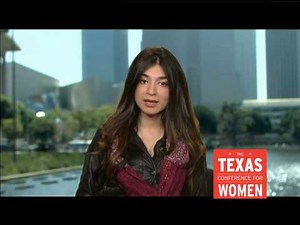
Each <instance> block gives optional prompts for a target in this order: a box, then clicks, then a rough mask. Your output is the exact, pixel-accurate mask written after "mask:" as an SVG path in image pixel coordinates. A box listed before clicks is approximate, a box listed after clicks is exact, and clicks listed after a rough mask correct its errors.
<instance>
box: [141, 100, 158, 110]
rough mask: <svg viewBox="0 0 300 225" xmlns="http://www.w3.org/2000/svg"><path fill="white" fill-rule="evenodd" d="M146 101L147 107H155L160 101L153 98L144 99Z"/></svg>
mask: <svg viewBox="0 0 300 225" xmlns="http://www.w3.org/2000/svg"><path fill="white" fill-rule="evenodd" d="M144 102H145V106H146V107H147V108H155V107H156V106H157V103H158V101H157V100H153V99H144Z"/></svg>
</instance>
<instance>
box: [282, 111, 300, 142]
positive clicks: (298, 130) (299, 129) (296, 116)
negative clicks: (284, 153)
mask: <svg viewBox="0 0 300 225" xmlns="http://www.w3.org/2000/svg"><path fill="white" fill-rule="evenodd" d="M281 127H282V128H283V130H286V131H287V132H289V133H290V134H291V135H292V137H293V138H294V139H295V141H296V142H297V143H300V110H299V109H298V110H290V111H288V112H287V113H286V114H285V115H284V116H283V118H282V120H281Z"/></svg>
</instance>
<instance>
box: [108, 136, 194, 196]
mask: <svg viewBox="0 0 300 225" xmlns="http://www.w3.org/2000/svg"><path fill="white" fill-rule="evenodd" d="M116 148H117V140H116V141H115V142H114V144H113V145H112V152H114V151H116ZM188 161H189V153H188V149H187V146H186V145H185V144H184V143H183V142H178V143H177V144H176V147H175V149H174V151H173V152H172V153H171V154H169V155H166V156H165V157H164V159H163V161H162V165H161V172H160V179H159V184H158V186H152V185H151V184H150V183H148V182H147V181H145V180H143V178H142V177H141V176H140V175H139V174H138V173H137V171H136V170H134V169H133V168H132V167H131V166H130V165H129V164H125V166H124V167H122V168H121V169H119V170H118V171H117V173H116V178H117V180H118V181H119V183H120V184H121V185H122V186H123V188H124V190H125V192H126V193H127V195H128V196H180V194H181V191H182V188H183V185H184V181H185V178H186V164H187V163H188Z"/></svg>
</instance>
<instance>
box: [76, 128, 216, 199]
mask: <svg viewBox="0 0 300 225" xmlns="http://www.w3.org/2000/svg"><path fill="white" fill-rule="evenodd" d="M99 134H100V131H99V130H98V131H97V133H96V134H95V136H94V138H93V140H92V143H91V144H90V146H89V148H88V151H87V153H86V157H85V161H84V165H83V169H82V174H81V178H80V183H79V186H78V189H77V191H76V196H126V193H125V191H124V190H123V188H122V187H121V186H120V185H119V184H117V183H110V182H106V174H105V169H104V167H103V166H102V164H103V163H102V160H101V156H100V153H99V152H98V151H97V148H98V147H97V143H98V142H99V137H100V135H99ZM129 143H130V144H129V148H130V151H128V152H129V155H126V156H125V157H124V158H126V162H127V163H129V165H131V166H132V167H133V168H134V169H135V170H136V171H137V172H138V173H139V174H140V175H141V177H142V178H143V179H144V180H146V181H148V182H149V183H150V184H152V185H156V184H158V182H159V176H160V169H161V162H162V159H163V157H164V154H165V150H166V149H165V146H166V138H162V139H160V140H158V141H157V143H156V144H155V146H154V156H153V157H151V155H150V154H149V153H148V151H147V149H146V147H145V145H144V143H143V141H142V140H141V139H140V137H139V136H138V135H137V134H136V133H135V132H134V135H133V136H132V138H131V140H130V142H129ZM205 165H206V163H205ZM207 174H208V175H209V176H208V177H207ZM211 175H212V174H211V171H210V170H208V171H207V172H206V174H199V185H202V187H201V188H202V189H205V190H204V191H203V192H202V193H201V192H200V193H199V195H202V196H212V183H211V182H212V177H211ZM207 180H209V181H208V182H207ZM206 185H207V186H206ZM207 188H208V193H206V189H207ZM183 195H189V194H183Z"/></svg>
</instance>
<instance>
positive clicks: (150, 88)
mask: <svg viewBox="0 0 300 225" xmlns="http://www.w3.org/2000/svg"><path fill="white" fill-rule="evenodd" d="M147 93H148V94H149V95H155V94H156V93H157V90H156V85H155V83H154V82H152V83H149V85H148V89H147Z"/></svg>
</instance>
